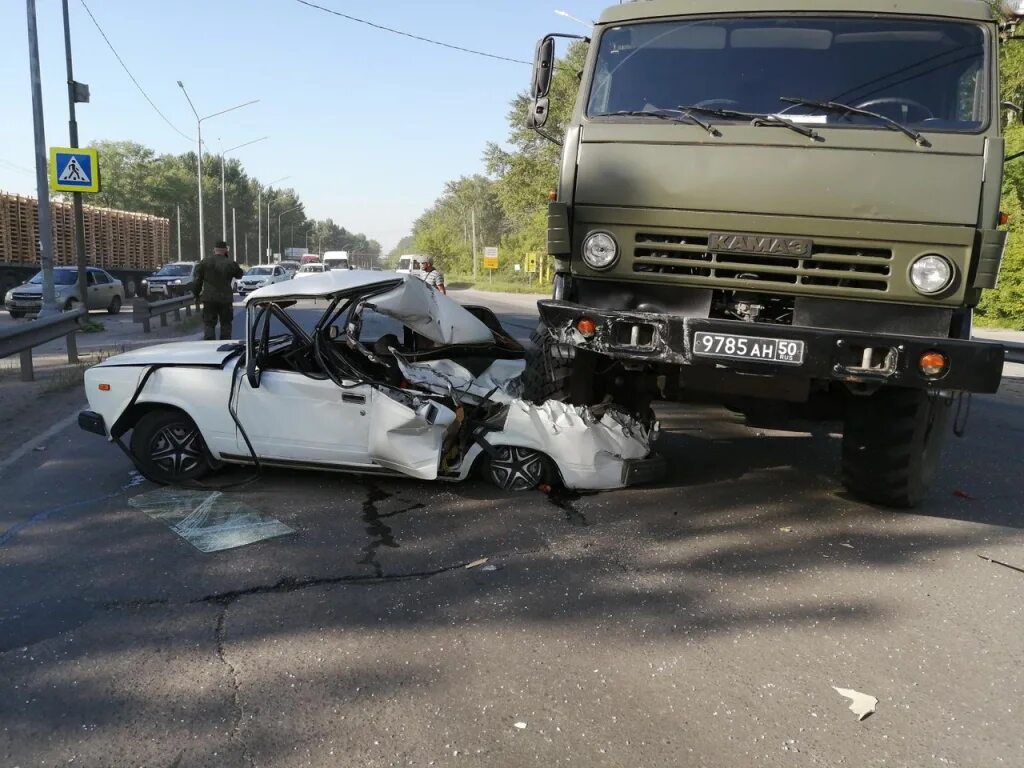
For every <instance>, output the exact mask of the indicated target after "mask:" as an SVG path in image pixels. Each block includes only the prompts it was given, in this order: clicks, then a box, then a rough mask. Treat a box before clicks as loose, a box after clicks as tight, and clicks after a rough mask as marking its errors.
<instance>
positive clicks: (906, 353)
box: [538, 300, 1006, 393]
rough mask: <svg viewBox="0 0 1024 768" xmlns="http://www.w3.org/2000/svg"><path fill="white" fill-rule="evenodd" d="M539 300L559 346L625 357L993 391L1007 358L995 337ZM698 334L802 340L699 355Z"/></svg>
mask: <svg viewBox="0 0 1024 768" xmlns="http://www.w3.org/2000/svg"><path fill="white" fill-rule="evenodd" d="M538 307H539V309H540V316H541V320H542V322H543V323H544V324H545V326H546V327H547V328H548V329H549V330H550V331H551V333H552V334H553V336H554V338H555V340H556V342H557V343H558V344H560V345H562V346H563V347H569V348H577V349H587V350H591V351H594V352H598V353H600V354H603V355H606V356H608V357H612V358H615V359H619V360H626V361H631V362H647V363H651V364H659V363H661V364H669V365H686V366H703V367H707V368H725V369H729V370H733V371H736V372H739V373H749V374H755V375H762V376H772V375H778V376H786V377H792V378H801V379H817V380H835V381H843V382H848V383H865V384H886V385H892V386H900V387H909V388H913V389H930V390H952V391H965V392H978V393H991V392H996V391H997V390H998V389H999V383H1000V380H1001V378H1002V372H1003V362H1004V361H1005V358H1006V350H1005V348H1004V347H1003V346H1002V345H1000V344H991V343H985V342H977V341H965V340H961V339H947V338H929V337H921V336H899V335H892V334H873V333H861V332H856V331H843V330H834V329H825V328H806V327H799V326H790V325H769V324H762V323H746V322H742V321H738V320H708V319H703V318H687V317H676V316H673V315H659V314H648V313H642V312H623V311H613V310H605V309H594V308H591V307H584V306H581V305H579V304H573V303H571V302H566V301H557V300H548V301H540V302H538ZM583 319H589V320H591V321H592V322H593V323H594V325H595V333H594V334H593V335H592V336H590V337H589V338H588V337H584V336H583V334H581V333H580V332H579V330H577V329H576V324H577V323H578V322H579V321H580V320H583ZM697 333H716V334H726V335H732V336H737V337H747V338H753V339H764V340H765V341H770V340H777V339H783V340H787V341H793V342H803V344H804V354H803V360H802V362H801V363H799V364H793V363H777V362H769V361H760V360H746V359H744V360H738V359H732V358H727V357H706V356H701V355H699V354H697V353H696V352H695V351H694V350H695V347H694V336H695V335H696V334H697ZM866 352H867V354H865V353H866ZM928 352H940V353H942V354H943V355H945V356H946V359H947V360H948V365H947V367H946V370H945V372H944V373H943V374H942V375H941V376H937V377H928V376H926V375H924V374H923V373H921V371H920V370H919V368H918V361H919V360H920V358H921V356H922V355H923V354H925V353H928ZM869 358H874V359H875V360H877V361H879V363H878V364H877V365H875V366H869V367H865V365H864V361H865V360H866V359H869Z"/></svg>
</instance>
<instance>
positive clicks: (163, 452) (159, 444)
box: [131, 409, 211, 485]
mask: <svg viewBox="0 0 1024 768" xmlns="http://www.w3.org/2000/svg"><path fill="white" fill-rule="evenodd" d="M131 452H132V457H133V458H134V459H135V462H136V464H138V466H139V469H140V470H141V471H142V474H143V475H144V476H146V477H147V478H149V479H150V480H152V481H153V482H156V483H163V484H164V485H175V484H181V483H187V482H193V481H196V480H199V479H200V478H202V477H203V476H204V475H206V474H207V473H208V472H209V471H210V469H211V466H210V455H209V452H208V451H207V448H206V443H204V442H203V436H202V434H201V433H200V432H199V428H198V427H197V426H196V424H195V422H194V421H192V419H190V418H189V417H188V415H187V414H185V413H182V412H181V411H174V410H170V409H168V410H159V411H151V412H149V413H147V414H146V415H144V416H143V417H142V418H141V419H139V421H138V423H137V424H136V425H135V428H134V429H133V430H132V439H131Z"/></svg>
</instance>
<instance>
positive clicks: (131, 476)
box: [121, 471, 146, 491]
mask: <svg viewBox="0 0 1024 768" xmlns="http://www.w3.org/2000/svg"><path fill="white" fill-rule="evenodd" d="M144 482H146V478H144V477H143V476H142V473H141V472H137V471H133V472H129V473H128V483H127V484H126V485H122V486H121V489H122V490H125V491H127V490H128V489H129V488H135V487H136V486H138V485H142V484H143V483H144Z"/></svg>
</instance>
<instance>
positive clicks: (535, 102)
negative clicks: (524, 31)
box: [526, 35, 555, 128]
mask: <svg viewBox="0 0 1024 768" xmlns="http://www.w3.org/2000/svg"><path fill="white" fill-rule="evenodd" d="M554 71H555V38H554V37H552V36H551V35H548V36H547V37H545V38H543V39H542V40H541V41H540V42H539V43H537V51H536V54H535V55H534V60H533V82H532V83H531V85H530V99H531V101H530V114H529V115H527V119H526V122H527V125H528V126H529V127H530V128H543V127H544V125H545V124H546V123H547V121H548V94H549V93H550V92H551V80H552V77H553V76H554Z"/></svg>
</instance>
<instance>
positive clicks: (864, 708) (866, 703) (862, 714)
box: [832, 685, 878, 720]
mask: <svg viewBox="0 0 1024 768" xmlns="http://www.w3.org/2000/svg"><path fill="white" fill-rule="evenodd" d="M832 690H833V691H835V692H836V693H838V694H839V695H840V696H845V697H846V698H847V699H849V700H850V711H851V712H853V714H855V715H857V720H864V719H865V718H868V717H870V716H871V715H873V714H874V712H875V707H877V706H878V699H876V698H875V697H874V696H868V694H866V693H861V692H860V691H855V690H853V689H852V688H836V687H835V686H834V685H833V686H832Z"/></svg>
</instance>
